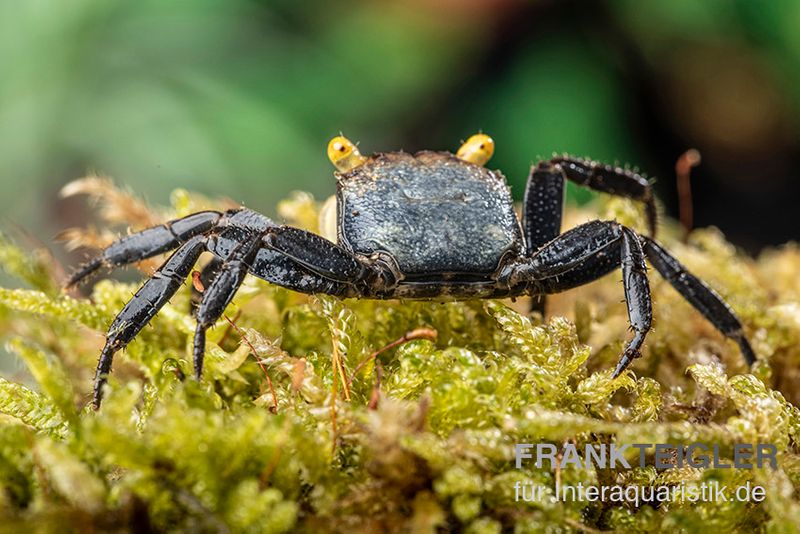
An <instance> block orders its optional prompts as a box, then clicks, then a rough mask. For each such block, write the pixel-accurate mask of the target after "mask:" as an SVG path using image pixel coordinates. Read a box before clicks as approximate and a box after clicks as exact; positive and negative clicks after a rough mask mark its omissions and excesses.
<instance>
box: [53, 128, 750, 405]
mask: <svg viewBox="0 0 800 534" xmlns="http://www.w3.org/2000/svg"><path fill="white" fill-rule="evenodd" d="M493 152H494V142H493V141H492V139H491V138H490V137H489V136H487V135H485V134H482V133H481V134H476V135H473V136H472V137H470V138H469V139H468V140H467V141H466V142H465V143H463V145H462V146H461V147H460V148H459V150H458V151H457V152H456V154H452V153H449V152H433V151H422V152H417V153H415V154H410V153H406V152H402V151H399V152H388V153H377V154H374V155H372V156H369V157H366V156H363V155H361V154H360V152H359V150H358V148H357V146H356V145H355V144H354V143H352V142H351V141H349V140H348V139H346V138H345V137H343V136H337V137H335V138H333V139H332V140H331V141H330V143H329V144H328V156H329V159H330V160H331V162H332V163H333V165H334V166H335V167H336V172H335V176H336V182H337V194H336V220H337V223H336V234H337V236H336V239H335V242H334V240H328V239H325V238H324V237H321V236H320V235H317V234H314V233H311V232H307V231H304V230H300V229H297V228H293V227H291V226H286V225H281V224H278V223H276V222H274V221H272V220H271V219H269V218H268V217H266V216H264V215H261V214H260V213H257V212H255V211H252V210H250V209H247V208H238V209H232V210H228V211H225V212H217V211H201V212H198V213H194V214H191V215H188V216H186V217H183V218H180V219H176V220H173V221H169V222H167V223H164V224H162V225H160V226H155V227H152V228H148V229H145V230H142V231H140V232H137V233H134V234H131V235H128V236H126V237H123V238H121V239H119V240H118V241H116V242H114V243H113V244H111V245H110V246H108V247H107V248H105V249H104V250H103V251H102V253H101V254H100V255H99V256H97V257H95V258H94V259H92V260H90V261H89V262H88V263H86V264H84V265H83V266H81V267H80V268H79V269H78V270H77V271H76V272H75V273H74V274H73V275H72V276H71V277H70V279H69V281H68V283H67V285H68V286H72V285H75V284H77V283H78V282H80V281H82V280H84V279H85V278H86V277H87V276H89V275H90V274H92V273H93V272H95V271H97V270H98V269H100V268H102V267H106V268H113V267H118V266H122V265H125V264H129V263H132V262H138V261H141V260H144V259H146V258H150V257H152V256H156V255H158V254H163V253H165V252H168V251H171V250H174V252H173V253H172V255H171V256H169V258H168V259H167V260H166V261H165V262H164V263H163V264H162V265H161V266H160V267H159V268H158V270H156V271H155V273H154V274H153V275H152V277H151V278H150V279H148V280H147V281H146V282H145V283H144V285H142V286H141V288H140V289H139V290H138V291H137V292H136V294H135V295H134V296H133V297H132V298H131V299H130V300H129V301H128V302H127V304H126V305H125V306H124V308H123V309H122V310H121V311H120V312H119V314H118V315H117V316H116V318H115V319H114V320H113V322H112V323H111V326H110V327H109V329H108V333H107V336H106V342H105V346H104V347H103V349H102V352H101V354H100V359H99V362H98V365H97V370H96V374H95V379H94V393H93V405H94V407H95V408H99V406H100V403H101V400H102V396H103V389H104V384H105V383H106V380H107V376H108V374H109V372H110V371H111V364H112V360H113V357H114V354H115V353H116V352H118V351H119V350H121V349H124V348H125V347H126V346H127V345H128V344H129V343H130V342H131V341H132V340H133V339H134V337H136V335H137V334H138V333H139V331H140V330H141V329H142V328H143V327H144V326H145V325H146V324H147V323H148V322H149V321H150V320H151V319H152V318H153V316H155V315H156V313H158V311H159V310H160V309H161V307H163V306H164V304H166V303H167V301H169V300H170V298H171V297H172V296H173V295H174V294H175V292H176V291H177V290H178V288H180V287H181V285H182V284H183V283H184V282H185V280H186V278H187V277H188V276H189V275H190V274H192V271H193V268H194V265H195V262H197V260H198V258H199V257H200V255H201V254H202V253H203V252H210V253H211V254H212V255H213V259H212V260H211V261H210V262H209V263H208V264H207V265H206V266H205V267H204V268H203V270H202V271H201V273H200V275H199V277H196V280H195V281H196V282H197V283H196V284H195V285H196V286H199V287H200V288H202V289H203V291H202V293H199V290H198V289H195V290H194V291H195V295H194V297H195V300H196V308H195V310H194V315H195V319H196V330H195V334H194V349H193V360H194V374H195V377H196V378H197V379H198V380H200V379H201V376H202V372H203V357H204V353H205V345H206V330H208V328H210V327H211V326H213V325H214V324H215V323H216V322H217V320H218V319H220V317H221V316H222V314H223V312H224V310H225V308H226V306H227V305H228V304H229V303H230V302H231V299H232V298H233V296H234V295H235V294H236V291H237V290H238V289H239V287H240V286H241V284H242V282H243V281H244V279H245V276H246V275H247V274H248V273H249V274H251V275H253V276H256V277H258V278H262V279H264V280H267V281H268V282H271V283H273V284H277V285H279V286H283V287H286V288H289V289H291V290H294V291H298V292H301V293H307V294H317V293H324V294H327V295H333V296H336V297H340V298H368V299H497V298H513V297H518V296H531V297H536V298H538V299H539V300H538V302H539V304H538V308H539V310H540V311H542V312H543V305H544V304H543V303H544V296H545V295H548V294H552V293H557V292H561V291H564V290H568V289H572V288H575V287H577V286H581V285H584V284H587V283H589V282H592V281H593V280H596V279H598V278H600V277H602V276H604V275H606V274H608V273H609V272H611V271H613V270H615V269H618V268H621V269H622V274H623V279H622V282H623V288H624V293H625V300H626V302H627V311H628V319H629V322H630V328H631V330H632V331H633V335H632V337H631V339H630V340H629V341H628V342H627V344H626V345H625V347H624V349H623V351H622V354H621V356H620V358H619V362H618V363H617V365H616V367H615V369H614V371H613V377H617V376H619V375H620V374H621V373H622V372H623V371H624V370H625V369H626V368H627V367H628V366H629V365H630V364H631V362H632V361H633V360H634V359H635V358H637V357H639V356H640V355H641V348H642V344H643V343H644V340H645V336H646V335H647V333H648V331H649V330H650V327H651V322H652V304H651V297H650V288H649V283H648V277H647V267H646V264H645V260H646V259H647V260H649V261H650V263H651V264H652V266H653V267H654V268H655V270H656V271H658V272H659V273H660V275H661V276H662V277H664V278H665V279H666V280H667V281H668V282H669V283H670V284H671V285H672V286H673V287H674V288H675V289H676V290H677V291H678V292H679V293H680V294H681V295H682V296H683V297H684V298H685V299H686V300H687V301H688V302H689V303H691V305H692V306H694V308H696V309H697V311H699V312H700V314H702V315H703V316H704V317H705V318H706V319H707V320H708V321H710V322H711V323H712V324H713V325H714V327H716V329H717V330H719V331H720V332H721V333H722V334H724V335H725V336H727V337H728V338H730V339H732V340H733V341H735V342H736V343H737V344H738V346H739V349H740V351H741V354H742V356H743V357H744V359H745V360H746V362H747V363H748V364H752V363H753V362H754V361H755V354H754V352H753V349H752V348H751V346H750V344H749V342H748V340H747V338H746V337H745V335H744V331H743V329H742V325H741V323H740V321H739V319H738V318H737V317H736V315H735V314H734V313H733V311H732V310H731V309H730V308H729V307H728V305H727V304H726V303H725V302H724V301H723V300H722V298H721V297H720V296H719V295H718V294H717V293H716V292H715V291H714V290H713V289H711V288H710V287H709V286H707V285H706V284H705V283H704V282H702V281H701V280H699V279H698V278H697V277H695V276H694V275H692V274H691V273H689V272H688V271H687V270H686V268H685V267H684V266H683V265H681V264H680V263H679V262H678V260H676V259H675V257H673V256H672V255H671V254H670V253H669V252H668V251H667V250H665V249H664V247H662V246H661V245H660V244H658V243H657V242H656V241H655V240H654V235H655V231H656V204H655V198H654V196H653V191H652V189H651V186H650V183H649V182H648V181H647V180H646V179H645V178H644V177H642V176H641V175H639V174H638V173H636V172H633V171H631V170H628V169H623V168H618V167H613V166H609V165H603V164H600V163H597V162H595V161H590V160H584V159H579V158H573V157H569V156H555V157H553V158H551V159H549V160H546V161H541V162H538V163H536V164H534V165H533V166H532V168H531V172H530V176H529V178H528V181H527V185H526V188H525V195H524V199H523V205H522V215H521V217H517V215H516V213H515V211H514V204H513V201H512V197H511V191H510V188H509V187H508V185H507V184H506V180H505V177H504V176H503V175H502V174H501V173H500V172H499V171H496V170H489V169H487V168H486V167H485V164H486V163H487V162H488V161H489V159H490V158H491V156H492V154H493ZM566 180H569V181H572V182H575V183H577V184H580V185H582V186H586V187H588V188H591V189H593V190H596V191H600V192H604V193H609V194H612V195H618V196H622V197H626V198H629V199H632V200H634V201H638V202H641V203H643V205H644V210H645V213H646V216H647V223H648V231H649V235H641V234H638V233H637V232H635V231H634V230H632V229H631V228H628V227H626V226H623V225H622V224H619V223H618V222H615V221H610V220H594V221H590V222H587V223H585V224H582V225H580V226H577V227H575V228H573V229H571V230H569V231H567V232H564V233H561V214H562V208H563V197H564V184H565V181H566Z"/></svg>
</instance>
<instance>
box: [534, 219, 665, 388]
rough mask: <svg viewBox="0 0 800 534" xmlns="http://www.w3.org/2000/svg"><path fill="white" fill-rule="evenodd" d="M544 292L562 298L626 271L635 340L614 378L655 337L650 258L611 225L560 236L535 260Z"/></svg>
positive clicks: (628, 233)
mask: <svg viewBox="0 0 800 534" xmlns="http://www.w3.org/2000/svg"><path fill="white" fill-rule="evenodd" d="M530 266H531V271H530V272H529V273H528V275H527V276H529V277H531V278H533V279H534V280H535V282H536V284H537V285H538V286H539V287H538V289H539V290H540V291H542V292H544V293H557V292H559V291H564V290H566V289H570V288H573V287H575V286H577V285H581V284H585V283H587V282H589V281H591V280H595V279H597V278H600V277H601V276H604V275H605V274H608V273H609V272H610V271H611V270H612V269H614V268H616V267H619V266H622V283H623V287H624V290H625V301H626V303H627V306H628V320H629V321H630V325H631V329H632V330H633V339H631V341H630V342H629V343H628V345H627V346H626V347H625V350H624V351H623V352H622V356H621V357H620V360H619V363H618V364H617V367H616V369H615V370H614V376H615V377H616V376H619V374H620V373H622V372H623V371H624V370H625V369H626V368H627V367H628V366H629V365H630V363H631V362H632V361H633V360H634V359H635V358H637V357H639V356H640V355H641V352H640V349H641V347H642V344H643V343H644V339H645V337H646V336H647V332H649V331H650V325H651V323H652V318H653V314H652V306H651V299H650V285H649V283H648V281H647V267H646V265H645V259H644V252H643V250H642V246H641V244H640V243H639V239H638V238H637V236H636V234H635V233H634V232H633V231H632V230H630V229H628V228H625V227H624V226H621V225H619V224H617V223H614V222H610V221H593V222H590V223H587V224H584V225H581V226H578V227H577V228H573V229H572V230H570V231H568V232H566V233H564V234H562V235H560V236H559V237H557V238H556V239H554V240H553V241H551V242H550V243H548V244H547V245H545V246H544V247H543V248H542V249H541V250H539V252H537V253H536V254H534V256H533V257H532V258H531V263H530Z"/></svg>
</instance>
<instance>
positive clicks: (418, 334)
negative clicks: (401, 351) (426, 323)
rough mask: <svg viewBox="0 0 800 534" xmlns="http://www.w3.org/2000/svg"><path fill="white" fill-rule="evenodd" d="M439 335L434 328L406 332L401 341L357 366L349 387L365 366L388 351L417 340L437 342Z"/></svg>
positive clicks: (383, 348)
mask: <svg viewBox="0 0 800 534" xmlns="http://www.w3.org/2000/svg"><path fill="white" fill-rule="evenodd" d="M438 335H439V333H438V332H436V330H434V329H433V328H417V329H416V330H412V331H410V332H406V333H405V334H403V337H401V338H400V339H396V340H395V341H392V342H391V343H389V344H388V345H386V346H384V347H382V348H380V349H378V350H376V351H375V352H373V353H372V354H370V355H369V356H367V357H366V358H364V359H363V360H362V361H361V362H360V363H359V364H358V365H356V368H355V370H353V374H352V375H350V380H349V381H348V382H347V385H348V386H349V385H350V384H351V383H352V382H353V378H354V377H355V376H356V375H357V374H358V372H359V371H360V370H361V369H362V368H363V367H364V366H365V365H367V364H368V363H369V362H370V361H372V360H374V359H376V358H377V357H378V356H380V355H381V354H383V353H384V352H386V351H387V350H390V349H393V348H395V347H397V346H398V345H402V344H403V343H408V342H409V341H413V340H415V339H428V340H430V341H436V338H437V337H438Z"/></svg>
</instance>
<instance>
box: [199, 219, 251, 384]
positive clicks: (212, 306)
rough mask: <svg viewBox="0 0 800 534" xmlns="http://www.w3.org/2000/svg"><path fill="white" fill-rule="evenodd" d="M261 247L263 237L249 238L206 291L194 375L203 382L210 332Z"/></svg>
mask: <svg viewBox="0 0 800 534" xmlns="http://www.w3.org/2000/svg"><path fill="white" fill-rule="evenodd" d="M260 246H261V239H260V236H259V235H253V234H251V235H249V236H247V239H244V240H242V242H241V243H240V244H239V245H238V246H237V247H236V248H235V249H234V250H233V251H232V252H231V254H230V256H229V257H228V258H226V259H225V260H224V262H223V264H222V266H221V267H220V269H219V272H218V273H217V275H216V276H215V277H214V281H213V282H211V284H210V285H209V286H208V287H206V288H205V291H204V292H203V298H202V300H201V301H200V306H199V307H198V308H197V314H196V316H195V318H196V319H197V327H196V329H195V334H194V352H193V354H194V375H195V378H197V379H198V380H200V378H201V377H202V375H203V356H204V355H205V349H206V330H208V329H209V328H210V327H211V326H213V325H214V323H215V322H217V319H219V318H220V317H221V316H222V313H223V312H224V311H225V308H226V307H227V306H228V304H230V302H231V300H232V299H233V296H234V295H235V294H236V291H237V290H238V289H239V287H240V286H241V285H242V282H244V279H245V276H246V275H247V273H248V271H249V270H250V266H251V264H252V262H253V260H254V259H255V256H256V253H257V252H258V249H259V248H260Z"/></svg>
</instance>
